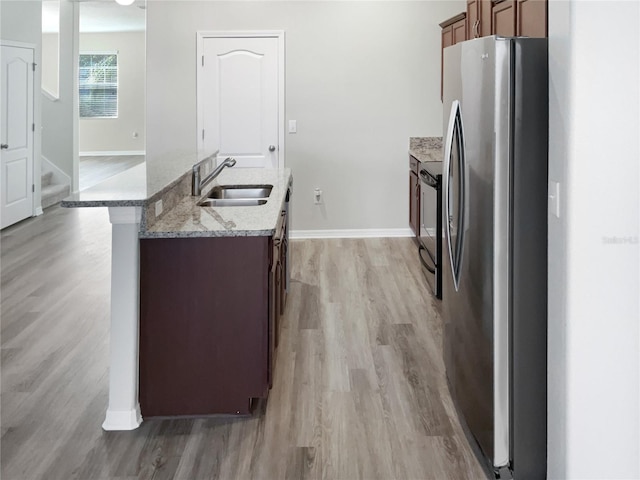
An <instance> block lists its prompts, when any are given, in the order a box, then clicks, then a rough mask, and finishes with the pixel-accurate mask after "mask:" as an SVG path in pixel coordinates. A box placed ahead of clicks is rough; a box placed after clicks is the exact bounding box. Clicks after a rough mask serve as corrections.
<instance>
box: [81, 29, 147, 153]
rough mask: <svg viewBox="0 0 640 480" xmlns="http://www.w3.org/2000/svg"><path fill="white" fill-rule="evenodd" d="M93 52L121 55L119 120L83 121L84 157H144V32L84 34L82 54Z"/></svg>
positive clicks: (119, 57) (119, 58) (88, 119)
mask: <svg viewBox="0 0 640 480" xmlns="http://www.w3.org/2000/svg"><path fill="white" fill-rule="evenodd" d="M91 52H118V118H81V119H80V132H79V136H80V154H81V155H82V154H85V153H92V152H137V153H144V150H145V107H144V105H145V34H144V32H136V33H82V34H80V53H91ZM134 132H136V133H137V134H138V135H137V137H134Z"/></svg>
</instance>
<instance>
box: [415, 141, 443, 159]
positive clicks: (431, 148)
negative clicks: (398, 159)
mask: <svg viewBox="0 0 640 480" xmlns="http://www.w3.org/2000/svg"><path fill="white" fill-rule="evenodd" d="M409 155H411V156H412V157H414V158H415V159H416V160H418V161H419V162H421V163H426V162H442V156H443V155H442V137H410V138H409Z"/></svg>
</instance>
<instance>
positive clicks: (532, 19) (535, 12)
mask: <svg viewBox="0 0 640 480" xmlns="http://www.w3.org/2000/svg"><path fill="white" fill-rule="evenodd" d="M516 19H517V20H516V30H517V32H518V35H520V36H523V37H541V38H542V37H546V36H547V0H518V6H517V8H516Z"/></svg>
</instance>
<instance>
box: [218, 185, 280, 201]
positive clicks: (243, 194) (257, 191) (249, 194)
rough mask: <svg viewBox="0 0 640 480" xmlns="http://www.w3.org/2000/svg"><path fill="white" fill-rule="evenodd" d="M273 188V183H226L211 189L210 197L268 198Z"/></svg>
mask: <svg viewBox="0 0 640 480" xmlns="http://www.w3.org/2000/svg"><path fill="white" fill-rule="evenodd" d="M272 189H273V185H224V186H222V187H215V188H214V189H213V190H211V193H209V198H219V199H236V198H237V199H247V198H267V197H269V195H270V194H271V190H272Z"/></svg>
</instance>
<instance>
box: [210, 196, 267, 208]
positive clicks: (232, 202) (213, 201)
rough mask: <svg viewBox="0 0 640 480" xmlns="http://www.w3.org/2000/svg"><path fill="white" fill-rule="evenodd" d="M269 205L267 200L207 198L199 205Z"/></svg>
mask: <svg viewBox="0 0 640 480" xmlns="http://www.w3.org/2000/svg"><path fill="white" fill-rule="evenodd" d="M265 203H267V199H266V198H207V199H205V200H202V201H201V202H200V203H198V205H200V206H201V207H255V206H258V205H264V204H265Z"/></svg>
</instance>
